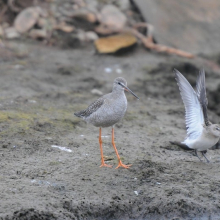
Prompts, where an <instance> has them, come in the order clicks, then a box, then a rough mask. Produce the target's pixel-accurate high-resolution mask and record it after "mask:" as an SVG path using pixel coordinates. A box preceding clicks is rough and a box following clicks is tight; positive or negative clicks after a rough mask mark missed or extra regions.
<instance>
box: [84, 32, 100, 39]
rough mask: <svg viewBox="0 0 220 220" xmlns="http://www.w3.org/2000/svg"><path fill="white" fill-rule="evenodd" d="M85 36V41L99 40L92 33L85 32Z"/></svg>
mask: <svg viewBox="0 0 220 220" xmlns="http://www.w3.org/2000/svg"><path fill="white" fill-rule="evenodd" d="M85 34H86V40H87V41H95V40H97V39H98V38H99V37H98V35H97V34H96V33H95V32H93V31H87V32H86V33H85Z"/></svg>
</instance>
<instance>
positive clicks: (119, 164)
mask: <svg viewBox="0 0 220 220" xmlns="http://www.w3.org/2000/svg"><path fill="white" fill-rule="evenodd" d="M114 140H115V138H114V128H113V127H112V145H113V147H114V149H115V153H116V155H117V157H118V166H117V167H116V168H115V169H118V168H119V167H124V168H126V169H127V168H129V167H130V166H131V165H124V164H123V163H122V162H121V158H120V156H119V154H118V151H117V148H116V146H115V141H114Z"/></svg>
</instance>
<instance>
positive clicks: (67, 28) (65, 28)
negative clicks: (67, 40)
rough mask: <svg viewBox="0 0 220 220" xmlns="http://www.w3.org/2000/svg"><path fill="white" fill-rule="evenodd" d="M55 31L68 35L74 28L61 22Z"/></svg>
mask: <svg viewBox="0 0 220 220" xmlns="http://www.w3.org/2000/svg"><path fill="white" fill-rule="evenodd" d="M55 29H57V30H61V31H63V32H66V33H70V32H73V31H74V29H75V28H74V27H73V26H70V25H67V24H66V23H65V22H61V23H59V24H57V25H56V26H55Z"/></svg>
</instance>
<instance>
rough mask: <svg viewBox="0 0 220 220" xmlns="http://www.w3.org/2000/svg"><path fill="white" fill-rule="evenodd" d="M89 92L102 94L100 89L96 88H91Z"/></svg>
mask: <svg viewBox="0 0 220 220" xmlns="http://www.w3.org/2000/svg"><path fill="white" fill-rule="evenodd" d="M91 93H92V94H94V95H102V94H103V93H102V92H101V91H100V90H98V89H92V90H91Z"/></svg>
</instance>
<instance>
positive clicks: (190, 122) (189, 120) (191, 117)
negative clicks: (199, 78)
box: [174, 69, 204, 139]
mask: <svg viewBox="0 0 220 220" xmlns="http://www.w3.org/2000/svg"><path fill="white" fill-rule="evenodd" d="M174 73H175V76H176V81H177V84H178V86H179V90H180V95H181V97H182V100H183V103H184V106H185V121H186V129H187V138H189V139H196V138H198V137H199V136H200V135H201V133H202V130H203V124H204V116H203V111H202V107H201V104H200V101H199V99H198V96H197V93H196V92H195V90H194V89H193V88H192V86H191V85H190V84H189V82H188V81H187V79H186V78H185V77H184V76H183V75H182V74H181V73H180V72H179V71H178V70H176V69H174ZM198 88H200V87H199V86H198ZM199 91H200V90H199Z"/></svg>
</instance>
